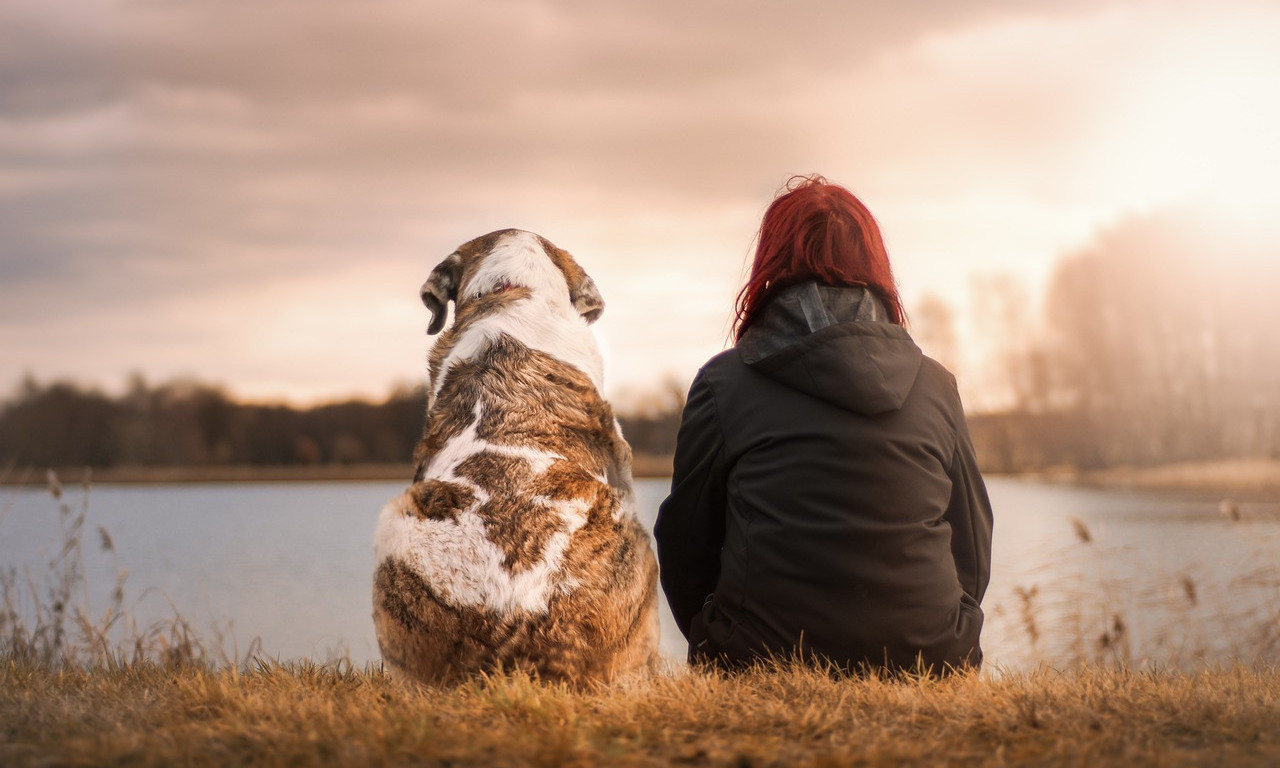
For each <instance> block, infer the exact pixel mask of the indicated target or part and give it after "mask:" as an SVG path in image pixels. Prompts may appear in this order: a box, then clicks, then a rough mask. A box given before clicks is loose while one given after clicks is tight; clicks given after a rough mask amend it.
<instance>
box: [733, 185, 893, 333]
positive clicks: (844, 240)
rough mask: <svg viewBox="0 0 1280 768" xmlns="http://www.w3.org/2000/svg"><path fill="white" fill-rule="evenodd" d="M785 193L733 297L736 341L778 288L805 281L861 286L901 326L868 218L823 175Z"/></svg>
mask: <svg viewBox="0 0 1280 768" xmlns="http://www.w3.org/2000/svg"><path fill="white" fill-rule="evenodd" d="M784 189H785V191H784V192H783V193H782V194H780V195H779V196H778V197H777V198H775V199H774V201H773V203H772V204H770V205H769V209H768V210H767V211H765V213H764V219H763V221H761V222H760V234H759V238H758V244H757V245H756V255H755V260H754V261H753V262H752V264H751V276H750V277H749V278H747V283H746V285H744V286H742V290H741V291H739V292H738V301H737V315H736V317H735V318H734V322H733V338H734V341H738V340H740V339H741V338H742V334H743V333H745V332H746V330H747V328H748V327H750V326H751V323H753V322H754V321H755V319H756V318H757V317H758V316H759V314H760V310H762V309H764V306H765V305H766V304H768V303H769V299H770V298H772V297H773V294H774V293H776V292H777V291H778V289H780V288H784V287H786V286H788V285H795V284H796V283H803V282H806V281H809V280H817V281H818V282H819V283H823V284H826V285H847V286H853V285H862V286H866V287H867V288H868V289H870V290H871V291H872V292H873V293H874V294H875V295H876V297H878V298H879V299H880V301H881V302H882V303H883V304H884V307H885V309H886V310H888V312H889V317H890V319H892V320H893V322H895V323H897V324H898V325H906V324H907V315H906V313H905V312H904V311H903V309H902V301H901V299H899V298H898V287H897V285H896V284H895V283H894V280H893V270H892V269H890V267H889V254H888V253H887V252H886V251H885V248H884V240H883V239H882V238H881V236H880V226H879V225H878V224H876V220H875V217H874V216H872V215H871V211H869V210H867V207H866V206H865V205H863V204H862V201H861V200H859V199H858V198H856V197H854V196H853V193H852V192H850V191H849V190H847V189H845V188H844V187H841V186H839V185H837V184H831V183H829V182H828V181H827V180H826V179H824V178H822V177H821V176H817V175H815V176H793V177H792V178H791V180H790V181H788V182H787V185H786V187H785V188H784Z"/></svg>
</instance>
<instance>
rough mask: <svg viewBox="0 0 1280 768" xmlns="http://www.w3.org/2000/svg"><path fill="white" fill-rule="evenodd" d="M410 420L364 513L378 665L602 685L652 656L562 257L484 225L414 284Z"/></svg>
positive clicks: (432, 674)
mask: <svg viewBox="0 0 1280 768" xmlns="http://www.w3.org/2000/svg"><path fill="white" fill-rule="evenodd" d="M422 301H423V303H424V304H425V305H426V306H427V308H428V309H429V310H430V311H431V321H430V324H429V326H428V328H427V332H428V333H429V334H431V335H435V334H438V333H440V331H441V330H442V329H443V328H444V325H445V320H446V315H447V313H448V304H449V302H451V301H452V302H453V304H454V322H453V325H452V326H451V327H450V328H449V330H447V331H445V332H444V334H443V335H441V336H440V338H439V340H438V341H437V342H436V344H435V345H434V347H433V348H432V350H431V353H430V355H429V360H428V372H429V390H428V394H427V422H426V427H425V429H424V432H423V436H422V439H421V440H420V441H419V443H418V445H417V447H416V448H415V450H414V464H415V472H414V479H413V484H412V485H411V486H410V487H409V488H408V489H407V490H406V491H405V492H404V493H402V494H401V495H400V496H398V497H396V498H395V499H393V500H391V501H390V502H389V503H388V504H387V505H386V507H384V509H383V510H382V513H381V515H380V516H379V519H378V524H377V530H376V534H375V543H374V553H375V560H376V570H375V573H374V585H373V607H374V610H373V621H374V627H375V630H376V633H377V638H378V645H379V648H380V649H381V652H382V659H383V665H384V668H385V669H387V670H388V671H389V672H390V673H391V674H392V675H393V676H395V677H398V678H402V679H406V680H412V681H418V682H422V683H427V684H447V683H452V682H458V681H461V680H464V679H466V678H467V677H469V676H472V675H476V674H479V673H482V672H487V671H499V670H505V671H512V670H525V671H528V672H530V673H531V674H534V675H536V676H538V677H539V678H540V679H546V680H557V681H565V682H569V683H571V684H581V683H590V682H605V683H609V682H614V681H618V680H622V679H624V678H629V677H633V676H636V675H640V674H643V673H645V672H647V671H652V670H653V669H654V667H655V665H656V664H657V659H658V652H657V647H658V614H657V560H656V558H655V557H654V555H653V550H652V548H651V547H650V543H649V535H648V533H647V531H646V530H645V529H644V528H643V526H642V525H641V524H640V522H639V520H638V519H637V517H636V514H635V494H634V491H633V488H632V478H631V448H630V447H629V446H628V445H627V442H626V441H625V440H624V439H623V437H622V433H621V430H620V428H619V426H618V422H617V420H616V419H615V418H614V415H613V411H612V409H611V408H610V407H609V405H608V403H606V402H605V400H604V398H603V397H602V396H601V394H600V393H601V380H602V377H603V362H602V359H601V353H600V349H599V346H598V345H597V343H596V341H595V337H594V335H593V333H592V331H591V329H590V328H589V327H588V326H589V325H590V324H591V323H593V322H595V321H596V320H597V319H598V318H599V317H600V314H601V312H602V311H603V310H604V301H603V299H602V298H601V296H600V293H599V291H598V290H597V288H596V286H595V283H594V282H593V281H592V280H591V278H590V277H589V276H588V275H587V274H586V272H584V271H583V270H582V268H581V267H580V266H578V263H577V262H576V261H574V259H573V257H572V256H570V255H569V254H568V253H566V252H565V251H563V250H561V249H559V248H557V247H556V246H554V245H552V244H551V243H550V242H548V241H547V240H546V239H544V238H542V237H541V236H539V235H536V234H533V233H530V232H524V231H521V230H500V231H497V232H492V233H490V234H488V235H485V236H483V237H479V238H476V239H475V240H472V241H470V242H468V243H466V244H464V245H462V246H460V247H459V248H458V249H457V250H456V251H455V252H454V253H452V254H450V255H449V256H448V257H447V258H445V259H444V260H443V261H442V262H441V263H440V264H439V265H438V266H437V267H436V268H435V269H434V270H433V271H432V272H431V275H430V277H429V278H428V279H427V281H426V283H425V284H424V285H423V286H422Z"/></svg>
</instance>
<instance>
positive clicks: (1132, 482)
mask: <svg viewBox="0 0 1280 768" xmlns="http://www.w3.org/2000/svg"><path fill="white" fill-rule="evenodd" d="M1011 477H1021V478H1024V479H1032V480H1039V481H1042V482H1046V483H1059V484H1064V485H1085V486H1096V487H1100V488H1131V489H1134V490H1143V491H1168V492H1177V493H1191V494H1203V495H1205V496H1206V497H1216V498H1221V499H1236V500H1250V501H1278V502H1280V461H1277V460H1271V459H1230V460H1224V461H1202V462H1185V463H1180V464H1165V465H1161V466H1156V467H1112V468H1109V469H1099V470H1091V471H1078V470H1074V469H1070V468H1064V469H1059V470H1049V471H1043V472H1027V473H1023V474H1020V475H1011Z"/></svg>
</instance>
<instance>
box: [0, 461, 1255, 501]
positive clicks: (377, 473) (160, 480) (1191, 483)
mask: <svg viewBox="0 0 1280 768" xmlns="http://www.w3.org/2000/svg"><path fill="white" fill-rule="evenodd" d="M632 471H633V473H634V475H635V477H637V478H658V479H661V478H668V477H670V476H671V457H670V456H653V455H637V456H636V457H635V459H634V462H633V470H632ZM57 474H58V478H59V480H60V481H61V482H62V483H63V484H64V485H67V486H73V485H77V484H81V483H83V482H84V481H85V479H86V471H85V469H84V468H75V467H72V468H62V469H59V470H57ZM991 476H997V475H991ZM1006 476H1008V477H1017V478H1023V479H1028V480H1036V481H1040V482H1046V483H1057V484H1061V485H1085V486H1096V487H1102V488H1132V489H1135V490H1147V491H1170V492H1179V493H1203V494H1206V495H1216V496H1222V497H1233V498H1240V499H1261V500H1277V501H1280V460H1268V459H1236V460H1229V461H1209V462H1195V463H1183V464H1168V465H1164V466H1158V467H1115V468H1111V469H1103V470H1092V471H1087V472H1081V471H1077V470H1074V469H1070V468H1064V469H1055V470H1045V471H1039V472H1025V473H1021V474H1016V475H1006ZM412 477H413V466H412V465H411V464H408V463H404V464H322V465H299V466H277V467H258V466H216V465H214V466H196V467H110V468H99V469H92V470H90V471H89V472H88V479H89V480H90V481H91V482H92V483H94V484H103V485H108V484H117V483H119V484H134V485H144V484H170V483H291V482H312V483H314V482H377V481H386V482H395V481H403V482H405V483H408V482H409V480H410V479H411V478H412ZM46 482H47V481H46V476H45V472H44V471H43V470H39V471H37V470H34V469H28V470H16V469H12V470H10V471H8V472H6V473H0V485H44V484H45V483H46Z"/></svg>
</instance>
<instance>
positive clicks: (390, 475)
mask: <svg viewBox="0 0 1280 768" xmlns="http://www.w3.org/2000/svg"><path fill="white" fill-rule="evenodd" d="M632 472H633V474H634V475H635V477H640V478H666V477H670V476H671V457H670V456H649V455H639V456H636V457H635V459H634V461H633V464H632ZM56 474H57V476H58V479H59V480H60V481H61V482H62V483H64V484H66V485H83V484H84V483H85V481H86V480H88V481H90V482H92V483H93V484H95V485H98V484H103V485H115V484H127V485H168V484H175V483H322V482H377V481H386V482H405V483H408V482H409V480H410V479H411V478H412V477H413V465H412V464H409V463H407V462H406V463H403V464H309V465H304V464H299V465H291V466H241V465H236V466H227V465H207V466H194V467H106V468H91V469H86V468H85V467H63V468H61V469H58V470H56ZM47 484H48V473H47V472H46V471H44V470H43V469H41V470H38V471H37V470H36V469H33V468H27V469H24V470H18V469H10V470H9V471H8V472H2V471H0V486H5V485H18V486H44V485H47Z"/></svg>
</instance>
